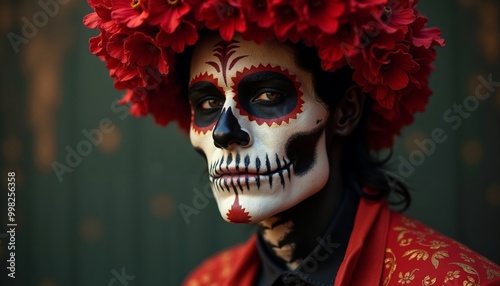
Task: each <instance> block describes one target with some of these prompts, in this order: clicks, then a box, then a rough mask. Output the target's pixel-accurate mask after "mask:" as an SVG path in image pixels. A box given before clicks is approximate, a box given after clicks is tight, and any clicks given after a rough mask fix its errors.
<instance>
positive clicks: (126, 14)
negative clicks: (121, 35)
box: [111, 0, 149, 28]
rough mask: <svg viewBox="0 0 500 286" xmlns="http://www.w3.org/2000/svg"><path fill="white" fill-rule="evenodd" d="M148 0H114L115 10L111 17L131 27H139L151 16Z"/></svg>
mask: <svg viewBox="0 0 500 286" xmlns="http://www.w3.org/2000/svg"><path fill="white" fill-rule="evenodd" d="M147 1H148V0H132V3H130V0H113V6H114V10H113V12H111V17H112V18H113V19H114V20H116V21H117V22H118V23H120V24H125V25H127V27H129V28H136V27H139V26H140V25H142V23H144V21H145V20H146V19H147V18H148V16H149V11H148V9H147Z"/></svg>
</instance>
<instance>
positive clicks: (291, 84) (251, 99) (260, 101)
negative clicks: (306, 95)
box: [233, 66, 303, 126]
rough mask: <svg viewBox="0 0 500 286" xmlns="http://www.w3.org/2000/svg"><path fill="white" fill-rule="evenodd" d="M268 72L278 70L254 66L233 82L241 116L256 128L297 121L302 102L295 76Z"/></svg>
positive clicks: (280, 72)
mask: <svg viewBox="0 0 500 286" xmlns="http://www.w3.org/2000/svg"><path fill="white" fill-rule="evenodd" d="M266 69H267V70H266ZM269 69H275V70H276V69H277V68H272V67H263V66H259V67H257V68H255V67H253V68H252V69H247V70H245V71H243V72H241V73H238V74H237V75H236V76H235V77H234V78H233V81H234V83H235V86H237V89H238V92H237V97H236V98H237V108H238V109H239V110H240V113H241V114H243V115H248V117H249V118H250V120H253V121H257V123H258V124H259V125H261V124H263V123H267V124H268V125H269V126H270V125H272V124H273V123H277V124H281V122H283V121H288V120H289V119H290V118H292V117H294V118H296V115H297V114H298V112H299V111H300V106H301V105H302V103H303V101H302V99H301V96H302V93H301V92H300V90H299V89H300V83H298V82H297V81H296V80H294V77H292V76H289V75H287V74H286V73H284V72H283V71H277V70H276V71H275V70H269ZM299 102H300V104H299Z"/></svg>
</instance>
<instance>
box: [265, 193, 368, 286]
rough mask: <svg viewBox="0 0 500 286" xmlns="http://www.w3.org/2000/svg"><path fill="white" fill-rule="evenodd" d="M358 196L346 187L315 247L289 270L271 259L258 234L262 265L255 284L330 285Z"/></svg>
mask: <svg viewBox="0 0 500 286" xmlns="http://www.w3.org/2000/svg"><path fill="white" fill-rule="evenodd" d="M358 202H359V197H358V195H357V194H355V192H354V191H353V190H346V191H345V192H344V196H343V198H342V202H341V204H340V205H339V207H338V209H337V210H336V212H335V215H334V216H333V219H332V221H331V222H330V224H329V226H328V228H327V230H326V232H325V234H324V235H323V236H322V237H321V238H319V237H318V238H317V241H318V245H317V246H316V248H315V249H314V250H313V251H312V252H311V253H310V254H309V255H308V256H307V257H306V258H305V259H304V260H303V261H302V262H301V263H300V265H299V267H297V269H295V270H293V271H292V270H289V269H287V268H286V266H285V265H283V263H281V262H279V261H277V260H275V259H274V257H273V255H271V254H270V253H269V252H268V250H267V249H266V247H265V242H264V241H263V239H262V237H261V236H260V235H258V236H257V250H258V252H259V256H260V259H261V261H262V266H261V269H260V272H259V276H258V279H257V284H256V285H258V286H270V285H273V286H275V285H301V286H302V285H304V286H305V285H314V286H331V285H333V283H334V281H335V277H336V276H337V271H338V269H339V267H340V264H341V263H342V260H343V259H344V255H345V251H346V249H347V244H348V242H349V237H350V235H351V232H352V228H353V225H354V218H355V216H356V211H357V208H358Z"/></svg>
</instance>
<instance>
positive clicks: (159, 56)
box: [125, 32, 169, 74]
mask: <svg viewBox="0 0 500 286" xmlns="http://www.w3.org/2000/svg"><path fill="white" fill-rule="evenodd" d="M125 56H126V57H127V63H128V64H129V65H130V64H131V65H137V66H142V67H145V66H150V67H152V68H157V69H158V72H160V73H161V74H167V73H168V68H169V66H168V62H167V55H166V51H164V50H163V49H162V48H159V47H158V46H157V45H156V42H155V40H154V39H153V38H151V37H150V36H148V35H146V34H144V33H142V32H135V33H134V34H132V35H131V36H130V37H129V38H128V39H127V40H126V41H125Z"/></svg>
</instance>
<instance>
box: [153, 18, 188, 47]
mask: <svg viewBox="0 0 500 286" xmlns="http://www.w3.org/2000/svg"><path fill="white" fill-rule="evenodd" d="M156 40H157V41H158V45H160V46H162V47H169V48H171V49H172V50H174V52H176V53H182V52H183V51H184V48H185V47H186V46H187V45H194V44H195V43H196V41H198V32H197V31H196V27H195V26H194V25H193V24H190V23H187V22H182V23H181V24H180V25H179V26H178V27H177V29H176V30H175V31H174V32H173V33H167V32H165V31H163V30H160V32H159V33H158V35H156Z"/></svg>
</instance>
